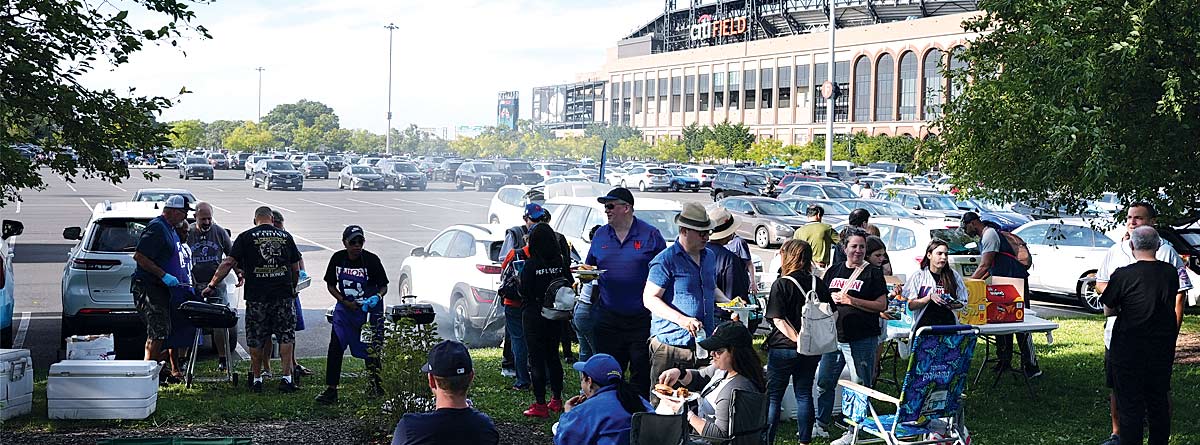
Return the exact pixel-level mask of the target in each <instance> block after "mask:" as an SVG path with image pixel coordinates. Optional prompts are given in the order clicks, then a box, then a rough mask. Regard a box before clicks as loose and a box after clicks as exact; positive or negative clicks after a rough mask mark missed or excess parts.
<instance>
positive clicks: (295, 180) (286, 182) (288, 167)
mask: <svg viewBox="0 0 1200 445" xmlns="http://www.w3.org/2000/svg"><path fill="white" fill-rule="evenodd" d="M250 185H252V186H254V187H255V188H258V186H260V185H261V186H262V187H263V188H265V189H267V190H271V189H273V188H276V187H278V188H292V189H296V190H302V189H304V175H303V174H302V173H300V171H299V170H296V168H295V167H292V163H291V162H289V161H283V160H279V159H263V160H261V161H258V166H256V167H254V178H253V179H252V180H251V184H250Z"/></svg>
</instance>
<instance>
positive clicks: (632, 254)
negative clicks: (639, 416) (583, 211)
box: [585, 187, 667, 397]
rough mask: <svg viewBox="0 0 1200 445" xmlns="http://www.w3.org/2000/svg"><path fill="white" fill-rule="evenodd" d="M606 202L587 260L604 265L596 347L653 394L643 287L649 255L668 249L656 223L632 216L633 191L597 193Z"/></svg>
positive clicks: (594, 310) (597, 304)
mask: <svg viewBox="0 0 1200 445" xmlns="http://www.w3.org/2000/svg"><path fill="white" fill-rule="evenodd" d="M597 200H598V201H600V203H602V204H604V213H605V215H607V216H608V224H605V225H604V226H601V227H600V229H599V230H597V231H596V236H595V237H594V238H593V239H592V246H591V249H590V250H589V251H588V255H587V259H586V260H585V263H586V264H588V265H591V266H595V267H596V268H598V269H603V270H605V271H606V272H604V274H603V275H600V279H599V281H597V285H599V286H600V298H599V299H598V300H595V301H592V316H593V318H595V323H596V325H595V328H594V335H595V337H596V344H595V349H596V351H595V352H601V353H605V354H609V355H611V356H613V358H615V359H616V360H617V362H618V363H620V365H621V368H623V369H625V370H626V371H628V372H629V382H630V383H632V384H633V386H634V387H636V388H637V389H638V391H641V393H642V395H643V397H649V394H650V355H649V351H648V350H647V348H646V339H647V338H650V312H649V311H647V310H646V307H645V306H644V305H643V304H642V291H643V289H645V286H646V277H647V276H648V275H649V274H650V260H652V259H654V257H655V256H656V255H658V253H659V252H662V251H663V249H666V247H667V242H666V241H665V240H663V237H662V234H661V233H659V231H658V229H656V228H654V226H652V225H650V224H649V223H647V222H645V221H642V220H640V219H637V218H635V217H634V216H633V193H630V192H629V190H628V189H626V188H624V187H617V188H615V189H613V190H612V191H611V192H608V195H606V196H603V197H600V198H598V199H597Z"/></svg>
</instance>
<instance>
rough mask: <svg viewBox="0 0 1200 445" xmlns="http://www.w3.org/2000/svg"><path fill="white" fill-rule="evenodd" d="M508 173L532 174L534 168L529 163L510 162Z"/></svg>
mask: <svg viewBox="0 0 1200 445" xmlns="http://www.w3.org/2000/svg"><path fill="white" fill-rule="evenodd" d="M508 171H510V172H514V173H516V172H531V171H533V166H532V165H529V163H528V162H509V163H508Z"/></svg>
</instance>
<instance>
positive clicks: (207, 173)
mask: <svg viewBox="0 0 1200 445" xmlns="http://www.w3.org/2000/svg"><path fill="white" fill-rule="evenodd" d="M190 178H204V179H210V180H211V179H212V178H213V168H212V166H211V165H209V164H208V159H205V158H203V157H200V156H188V157H185V158H183V161H182V162H180V163H179V179H190Z"/></svg>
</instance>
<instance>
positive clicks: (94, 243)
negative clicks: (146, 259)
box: [86, 218, 150, 252]
mask: <svg viewBox="0 0 1200 445" xmlns="http://www.w3.org/2000/svg"><path fill="white" fill-rule="evenodd" d="M149 223H150V220H149V219H140V218H105V219H101V220H98V221H96V223H95V224H93V225H92V236H91V238H90V239H89V240H88V245H87V248H86V250H88V251H90V252H133V251H135V250H137V245H138V239H139V238H141V236H142V230H145V229H146V225H147V224H149Z"/></svg>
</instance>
